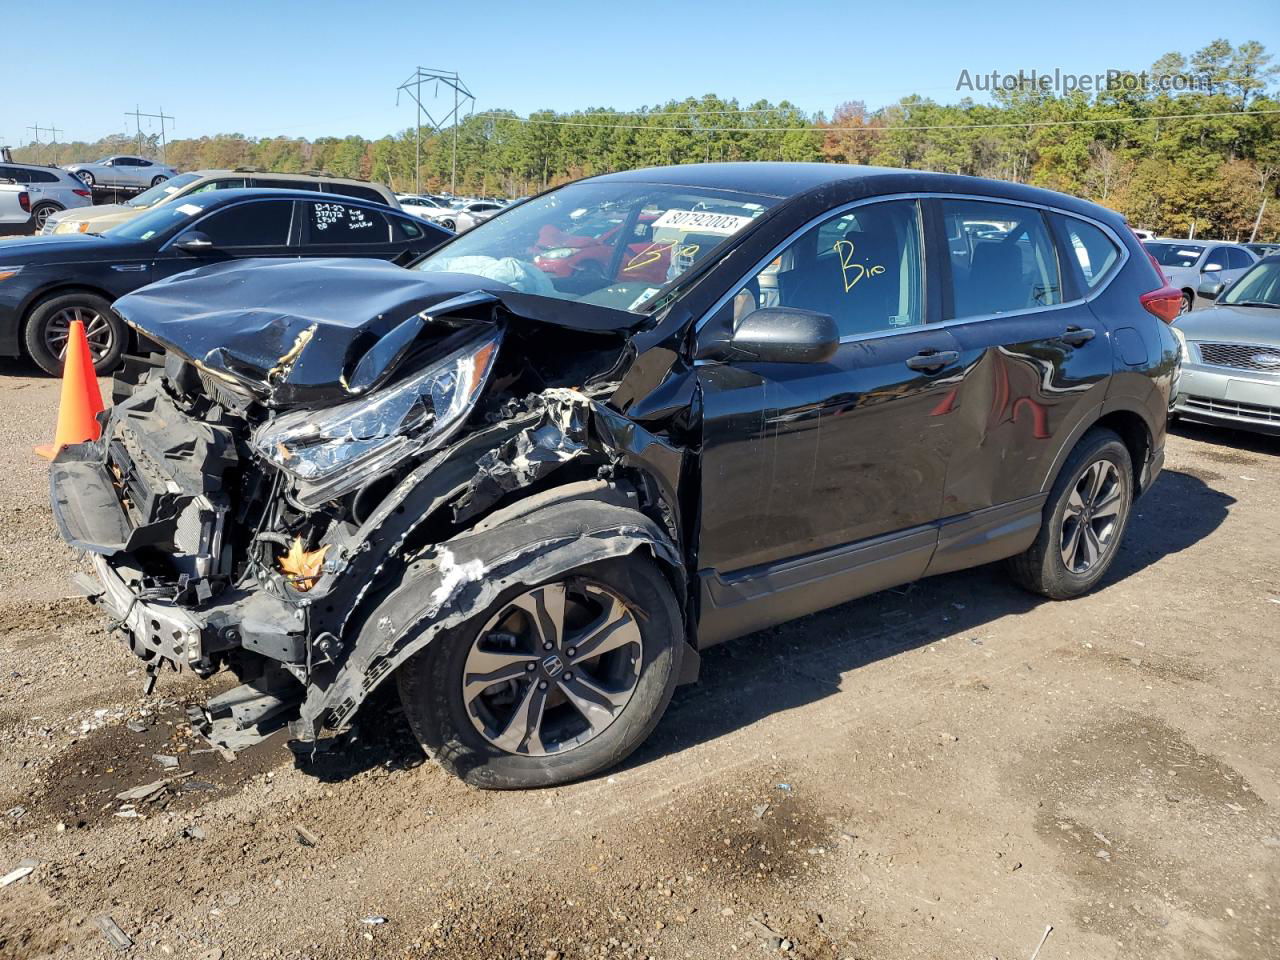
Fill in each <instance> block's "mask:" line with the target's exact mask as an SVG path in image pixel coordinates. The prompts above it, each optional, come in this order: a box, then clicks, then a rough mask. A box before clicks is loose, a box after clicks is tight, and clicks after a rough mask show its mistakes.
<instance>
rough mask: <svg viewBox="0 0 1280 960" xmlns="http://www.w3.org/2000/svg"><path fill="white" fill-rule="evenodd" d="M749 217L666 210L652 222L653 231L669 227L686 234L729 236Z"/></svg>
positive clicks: (741, 226) (748, 220)
mask: <svg viewBox="0 0 1280 960" xmlns="http://www.w3.org/2000/svg"><path fill="white" fill-rule="evenodd" d="M750 222H751V217H739V216H736V215H735V214H732V213H712V212H710V211H707V210H668V211H667V212H666V213H664V214H663V215H662V216H660V217H659V218H658V219H657V220H655V221H653V229H654V230H661V229H662V228H663V227H670V228H673V229H675V230H683V231H684V232H686V233H690V232H695V231H696V232H697V233H719V234H723V235H724V236H726V237H727V236H729V234H731V233H737V232H738V231H739V230H741V229H742V228H743V227H745V226H746V225H747V224H748V223H750Z"/></svg>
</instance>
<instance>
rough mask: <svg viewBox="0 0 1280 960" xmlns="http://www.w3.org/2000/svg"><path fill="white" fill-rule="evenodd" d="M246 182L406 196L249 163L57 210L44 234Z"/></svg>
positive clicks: (362, 195) (86, 228)
mask: <svg viewBox="0 0 1280 960" xmlns="http://www.w3.org/2000/svg"><path fill="white" fill-rule="evenodd" d="M242 187H274V188H275V189H277V190H316V191H319V192H320V193H336V194H341V195H342V196H346V197H356V198H358V199H360V200H370V201H373V202H374V203H385V204H386V205H387V206H389V207H393V208H395V209H397V210H399V209H400V201H398V200H397V199H396V197H395V194H394V193H392V192H391V191H390V190H389V189H388V188H387V187H384V186H383V185H382V184H380V183H369V182H367V181H365V180H348V179H345V178H343V177H330V176H326V175H324V174H318V173H264V172H261V171H258V170H253V169H250V168H247V167H241V168H237V169H235V170H197V171H196V172H194V173H180V174H178V175H177V176H176V177H172V178H170V179H169V180H166V181H164V183H158V184H156V185H155V186H154V187H152V188H151V189H150V190H144V191H143V192H142V193H140V194H138V195H137V196H136V197H131V198H130V199H128V200H126V201H125V202H124V203H107V204H100V205H97V206H92V207H81V208H80V209H78V210H67V211H64V212H62V213H55V214H53V215H52V216H51V217H49V219H48V220H46V221H45V224H44V228H43V229H42V230H41V231H40V233H41V235H48V234H51V233H103V232H104V231H106V230H109V229H110V228H111V227H114V226H118V225H119V224H122V223H124V222H125V221H127V220H132V219H133V218H134V217H136V216H138V215H139V214H140V213H142V212H143V211H145V210H150V209H151V208H152V207H157V206H160V205H161V204H164V203H173V202H174V201H178V200H181V199H183V198H184V197H189V196H191V195H192V194H195V193H204V192H205V191H206V190H232V189H238V188H242Z"/></svg>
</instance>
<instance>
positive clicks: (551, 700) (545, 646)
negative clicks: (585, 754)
mask: <svg viewBox="0 0 1280 960" xmlns="http://www.w3.org/2000/svg"><path fill="white" fill-rule="evenodd" d="M643 646H644V641H643V639H642V637H641V635H640V625H639V623H638V621H637V619H636V616H635V615H634V614H633V613H632V611H631V609H630V608H629V607H628V605H627V603H626V601H624V600H623V599H622V597H620V596H618V595H617V594H615V593H614V592H613V591H611V590H609V589H607V588H606V587H604V586H602V585H601V584H598V583H595V582H594V581H590V580H586V579H574V580H569V581H564V582H559V583H549V584H545V585H543V586H540V587H535V588H534V589H532V590H529V591H526V592H525V593H523V594H521V595H520V596H518V597H516V598H514V599H513V600H511V601H510V602H508V603H507V604H506V605H505V606H503V608H502V609H501V610H499V611H498V612H497V614H495V615H494V616H493V617H492V618H490V620H489V621H488V623H486V624H485V626H484V628H483V629H482V630H481V631H480V633H479V635H478V636H477V637H476V639H475V641H474V642H473V644H472V647H471V650H470V652H469V653H468V655H467V659H466V664H465V666H464V668H463V676H462V700H463V704H464V705H465V708H466V711H467V715H468V716H469V717H470V719H471V722H472V724H473V725H474V726H475V728H476V730H477V731H479V733H480V734H481V736H483V737H484V738H485V739H486V740H487V741H489V743H491V744H492V745H493V746H495V747H497V748H498V749H499V750H502V751H504V752H506V753H511V754H517V755H520V756H531V757H539V756H546V755H548V754H554V753H562V752H564V751H565V750H570V749H573V748H574V747H579V746H581V745H582V744H584V743H586V742H587V741H589V740H592V739H594V738H595V737H597V736H599V735H600V734H601V733H603V732H604V731H605V730H606V729H607V728H608V727H609V726H610V725H611V724H612V723H613V722H614V721H615V720H616V719H617V718H618V717H619V716H620V715H621V713H622V711H623V709H624V708H625V707H626V706H627V704H628V703H629V702H630V700H631V697H632V695H633V694H634V693H635V690H636V684H637V683H638V681H639V679H640V667H641V664H642V661H643Z"/></svg>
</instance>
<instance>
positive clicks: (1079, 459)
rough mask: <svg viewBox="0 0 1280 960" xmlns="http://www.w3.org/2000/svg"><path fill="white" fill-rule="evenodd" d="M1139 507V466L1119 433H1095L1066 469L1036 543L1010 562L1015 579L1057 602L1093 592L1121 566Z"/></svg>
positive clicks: (1085, 438) (1078, 447) (1098, 429)
mask: <svg viewBox="0 0 1280 960" xmlns="http://www.w3.org/2000/svg"><path fill="white" fill-rule="evenodd" d="M1132 504H1133V460H1132V458H1131V457H1130V456H1129V449H1128V447H1126V446H1125V445H1124V441H1123V440H1121V439H1120V437H1119V436H1117V435H1116V434H1115V433H1114V432H1112V431H1111V430H1107V429H1105V428H1101V427H1095V428H1093V429H1092V430H1090V431H1089V432H1088V433H1086V434H1085V435H1084V436H1083V437H1082V438H1081V439H1080V442H1079V443H1078V444H1077V445H1076V447H1075V449H1074V450H1072V451H1071V455H1070V456H1069V457H1068V458H1067V462H1066V463H1065V464H1064V465H1063V468H1062V472H1061V473H1060V474H1059V475H1058V479H1057V481H1056V482H1055V483H1054V485H1053V489H1052V490H1051V491H1050V493H1049V499H1048V501H1047V502H1046V503H1045V506H1044V519H1043V521H1042V522H1041V525H1040V533H1039V534H1038V535H1037V537H1036V539H1035V542H1034V543H1032V545H1031V547H1030V548H1029V549H1028V550H1027V551H1026V552H1025V553H1021V554H1019V555H1018V556H1016V557H1013V558H1011V559H1010V560H1009V571H1010V573H1011V575H1012V576H1013V579H1014V580H1015V581H1016V582H1017V583H1018V584H1020V585H1021V586H1023V587H1025V588H1026V589H1028V590H1030V591H1032V592H1033V593H1039V594H1043V595H1044V596H1046V597H1049V598H1051V599H1053V600H1069V599H1071V598H1072V597H1078V596H1080V595H1081V594H1083V593H1087V592H1088V591H1089V590H1092V589H1093V587H1094V586H1095V585H1097V583H1098V581H1099V580H1101V579H1102V577H1103V576H1104V575H1105V574H1106V572H1107V568H1108V567H1110V566H1111V563H1112V561H1113V560H1115V556H1116V552H1117V551H1118V550H1119V548H1120V541H1121V539H1122V537H1123V536H1124V530H1125V525H1126V524H1127V522H1128V520H1129V508H1130V507H1131V506H1132Z"/></svg>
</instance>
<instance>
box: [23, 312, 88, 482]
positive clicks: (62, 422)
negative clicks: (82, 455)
mask: <svg viewBox="0 0 1280 960" xmlns="http://www.w3.org/2000/svg"><path fill="white" fill-rule="evenodd" d="M102 410H103V407H102V394H101V393H99V392H98V375H97V374H96V373H94V372H93V355H92V354H91V353H90V352H89V338H88V337H86V336H85V333H84V324H83V323H82V322H80V321H79V320H72V321H71V334H70V337H69V338H68V340H67V358H66V360H65V361H64V362H63V366H62V397H61V399H60V400H59V401H58V430H57V432H56V433H55V434H54V437H53V443H46V444H44V445H42V446H39V447H36V453H38V454H40V456H42V457H44V458H45V459H46V460H52V459H53V458H54V457H56V456H57V455H58V451H59V450H61V449H62V448H63V447H65V446H66V445H67V444H69V443H84V441H86V440H97V439H98V434H99V433H101V432H102V428H101V427H100V426H99V425H98V414H100V413H101V412H102Z"/></svg>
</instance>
